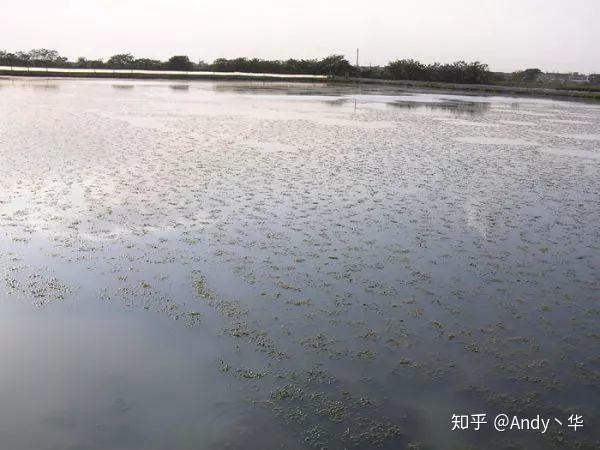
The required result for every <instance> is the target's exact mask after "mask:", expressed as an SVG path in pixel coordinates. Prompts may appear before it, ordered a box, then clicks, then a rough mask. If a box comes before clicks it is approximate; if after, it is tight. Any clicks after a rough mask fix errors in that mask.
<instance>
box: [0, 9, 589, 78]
mask: <svg viewBox="0 0 600 450" xmlns="http://www.w3.org/2000/svg"><path fill="white" fill-rule="evenodd" d="M1 2H2V4H1V6H0V30H1V31H0V49H5V50H9V51H16V50H23V49H25V50H28V49H30V48H38V47H45V48H52V49H56V50H58V51H59V52H61V53H62V54H63V55H65V56H67V57H69V58H72V59H74V58H76V57H78V56H86V57H91V58H104V59H106V58H108V57H109V56H110V55H112V54H114V53H120V52H131V53H133V54H134V55H136V56H138V57H152V58H160V59H165V58H168V57H169V56H172V55H174V54H187V55H188V56H190V58H191V59H193V60H199V59H202V60H205V61H207V62H208V61H212V60H213V59H215V58H217V57H220V56H222V57H235V56H257V57H262V58H276V59H285V58H288V57H294V58H314V57H323V56H327V55H329V54H332V53H342V54H344V55H346V56H347V57H348V58H349V59H350V60H352V61H354V58H355V52H356V48H357V47H359V48H360V52H361V64H369V63H372V64H385V63H387V62H388V61H389V60H393V59H399V58H415V59H419V60H421V61H423V62H434V61H440V62H451V61H455V60H459V59H464V60H468V61H472V60H480V61H483V62H486V63H488V64H489V65H490V67H491V69H492V70H502V71H513V70H517V69H522V68H525V67H539V68H541V69H542V70H546V71H553V70H557V71H558V70H560V71H580V72H600V0H370V1H365V0H363V1H354V0H245V1H237V0H236V1H232V0H220V1H219V0H208V1H204V0H52V1H50V0H26V1H18V0H12V1H9V0H1Z"/></svg>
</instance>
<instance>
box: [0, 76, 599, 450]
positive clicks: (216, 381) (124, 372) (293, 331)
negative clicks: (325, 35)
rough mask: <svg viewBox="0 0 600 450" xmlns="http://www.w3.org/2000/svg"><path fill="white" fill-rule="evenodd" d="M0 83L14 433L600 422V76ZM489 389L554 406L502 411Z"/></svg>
mask: <svg viewBox="0 0 600 450" xmlns="http://www.w3.org/2000/svg"><path fill="white" fill-rule="evenodd" d="M0 96H1V97H0V272H2V278H1V280H0V283H1V284H2V289H1V290H0V312H1V314H0V356H1V357H2V371H0V440H1V442H2V443H3V447H6V448H10V449H11V450H21V449H23V450H30V449H32V448H35V449H39V450H46V449H48V450H50V449H52V450H54V449H57V450H58V449H61V450H63V449H103V450H105V449H127V450H131V449H169V450H178V449H221V448H230V449H254V448H255V449H264V448H287V449H303V448H330V449H337V448H364V449H368V448H378V447H380V448H389V449H396V448H413V449H437V448H452V449H460V448H486V449H490V448H507V447H509V448H528V449H530V448H544V449H547V448H574V447H576V446H579V447H578V448H597V447H598V440H599V436H598V432H597V430H598V427H597V426H596V424H597V423H598V420H599V419H600V417H599V413H598V408H597V406H598V404H599V403H600V395H599V393H598V382H599V375H600V359H599V356H598V338H599V334H598V325H597V324H598V313H599V310H598V300H600V297H599V292H600V275H599V273H600V271H599V269H600V251H599V250H600V230H599V224H600V196H599V195H598V193H599V192H600V158H599V155H600V148H599V147H598V139H597V136H599V135H600V107H599V106H598V105H597V104H591V103H569V102H558V101H552V100H534V99H519V98H508V97H477V96H460V95H449V94H440V93H437V94H432V93H427V92H407V91H402V90H399V89H393V88H390V89H388V90H382V88H381V87H380V86H378V87H371V88H369V87H364V88H363V89H361V90H357V89H356V88H353V87H343V86H339V85H338V86H327V85H324V84H306V85H305V84H283V83H281V84H275V83H270V84H265V83H237V82H236V83H234V82H218V83H209V82H193V83H173V82H157V81H153V82H148V81H124V80H119V81H118V82H113V81H110V80H101V81H92V80H60V79H51V80H41V79H35V80H28V79H7V78H5V79H1V80H0ZM478 413H486V414H488V425H487V426H484V427H483V429H482V430H481V431H479V432H475V431H451V416H452V414H478ZM498 413H507V414H511V415H512V414H518V415H519V416H523V417H534V416H535V415H536V414H541V415H542V416H543V417H557V418H559V419H560V420H562V421H563V422H564V423H565V426H563V427H562V428H561V427H559V426H558V425H557V424H556V423H553V424H551V426H550V428H549V430H548V432H547V433H545V434H544V435H541V434H540V433H538V432H534V431H511V432H505V433H499V432H495V431H494V430H493V427H492V425H491V421H492V419H493V416H494V415H495V414H498ZM573 413H577V414H580V415H583V417H584V420H585V426H584V428H583V429H580V430H578V431H577V432H574V431H573V430H571V429H570V428H567V427H566V423H567V418H568V416H569V415H570V414H573Z"/></svg>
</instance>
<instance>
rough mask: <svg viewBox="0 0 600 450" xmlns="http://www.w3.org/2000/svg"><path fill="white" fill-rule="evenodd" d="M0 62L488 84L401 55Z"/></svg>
mask: <svg viewBox="0 0 600 450" xmlns="http://www.w3.org/2000/svg"><path fill="white" fill-rule="evenodd" d="M0 65H2V66H22V67H27V66H29V67H65V68H81V69H135V70H181V71H196V70H198V71H202V70H204V71H206V70H208V71H215V72H250V73H277V74H302V75H337V76H349V77H365V78H380V79H391V80H417V81H438V82H448V83H478V84H481V83H488V82H490V81H492V75H491V72H490V71H489V69H488V66H487V65H486V64H483V63H480V62H471V63H467V62H465V61H458V62H454V63H451V64H439V63H435V64H423V63H421V62H419V61H415V60H413V59H400V60H396V61H392V62H390V63H389V64H388V65H386V66H384V67H364V66H363V67H355V66H353V65H352V64H350V62H349V61H348V60H347V59H346V58H345V57H344V56H343V55H331V56H327V57H325V58H321V59H287V60H268V59H260V58H233V59H227V58H218V59H216V60H215V61H214V62H212V63H211V64H206V63H203V62H198V63H195V62H192V61H191V60H190V59H189V58H188V57H187V56H185V55H176V56H173V57H171V58H169V59H168V60H167V61H161V60H157V59H151V58H136V57H135V56H133V55H132V54H131V53H122V54H117V55H113V56H111V57H110V58H108V59H107V60H106V61H104V60H102V59H87V58H84V57H80V58H78V59H77V60H76V61H69V60H68V59H67V58H65V57H64V56H61V55H60V54H59V53H58V52H57V51H56V50H48V49H33V50H30V51H28V52H16V53H9V52H6V51H0Z"/></svg>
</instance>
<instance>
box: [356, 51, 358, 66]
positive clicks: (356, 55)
mask: <svg viewBox="0 0 600 450" xmlns="http://www.w3.org/2000/svg"><path fill="white" fill-rule="evenodd" d="M356 68H357V69H358V49H356Z"/></svg>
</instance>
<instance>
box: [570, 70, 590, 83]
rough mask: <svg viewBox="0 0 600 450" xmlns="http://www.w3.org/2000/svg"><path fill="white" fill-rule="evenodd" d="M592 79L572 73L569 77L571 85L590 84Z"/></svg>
mask: <svg viewBox="0 0 600 450" xmlns="http://www.w3.org/2000/svg"><path fill="white" fill-rule="evenodd" d="M589 82H590V77H588V76H587V75H583V74H581V73H577V72H575V73H572V74H570V75H569V83H589Z"/></svg>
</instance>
